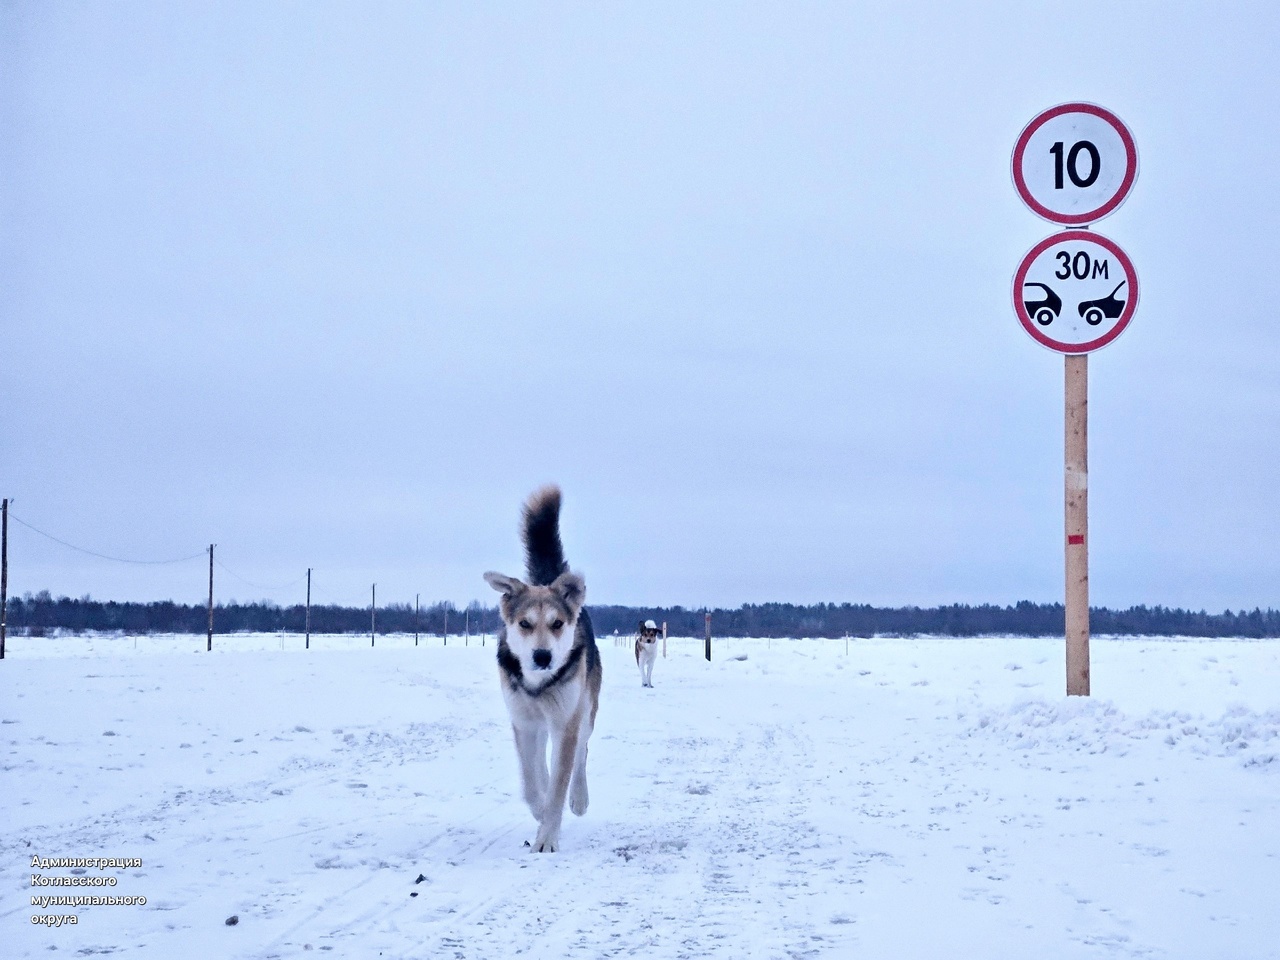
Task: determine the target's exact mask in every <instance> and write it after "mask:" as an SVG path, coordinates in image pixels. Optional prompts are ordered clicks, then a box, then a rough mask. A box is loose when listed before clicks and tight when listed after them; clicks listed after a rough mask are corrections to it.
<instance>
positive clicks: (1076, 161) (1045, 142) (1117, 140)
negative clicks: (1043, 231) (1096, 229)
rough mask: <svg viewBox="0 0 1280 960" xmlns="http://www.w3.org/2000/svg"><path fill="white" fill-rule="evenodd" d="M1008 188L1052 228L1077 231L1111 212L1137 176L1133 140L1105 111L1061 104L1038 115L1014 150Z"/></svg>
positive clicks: (1108, 112)
mask: <svg viewBox="0 0 1280 960" xmlns="http://www.w3.org/2000/svg"><path fill="white" fill-rule="evenodd" d="M1012 173H1013V185H1014V187H1015V188H1016V189H1017V191H1018V196H1020V197H1021V198H1022V201H1023V203H1025V204H1026V205H1027V206H1028V207H1030V208H1031V210H1032V212H1034V213H1035V214H1036V215H1038V216H1041V217H1044V219H1046V220H1050V221H1052V222H1053V223H1060V224H1063V225H1064V226H1071V227H1079V226H1084V225H1085V224H1089V223H1094V222H1095V221H1097V220H1101V219H1102V218H1103V217H1105V216H1107V215H1108V214H1110V213H1112V212H1114V211H1115V209H1116V208H1117V207H1119V206H1120V204H1122V203H1124V199H1125V197H1127V196H1128V195H1129V191H1130V189H1132V187H1133V182H1134V180H1135V179H1137V176H1138V148H1137V146H1136V145H1135V144H1134V141H1133V134H1131V133H1130V132H1129V128H1128V127H1126V126H1125V125H1124V123H1123V122H1121V120H1120V118H1119V117H1117V116H1116V115H1115V114H1114V113H1112V112H1111V111H1110V110H1107V109H1104V108H1103V107H1099V106H1097V105H1096V104H1092V103H1064V104H1060V105H1059V106H1056V107H1051V108H1049V109H1048V110H1045V111H1044V112H1043V113H1041V114H1039V115H1038V116H1037V117H1036V118H1035V119H1034V120H1032V121H1031V122H1030V123H1029V124H1027V126H1026V127H1025V128H1024V129H1023V131H1022V133H1021V134H1020V135H1019V137H1018V140H1017V143H1016V144H1015V145H1014V148H1013V162H1012Z"/></svg>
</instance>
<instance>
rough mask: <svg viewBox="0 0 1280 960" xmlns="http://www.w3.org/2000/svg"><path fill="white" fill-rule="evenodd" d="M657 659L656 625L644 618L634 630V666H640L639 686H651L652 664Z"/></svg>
mask: <svg viewBox="0 0 1280 960" xmlns="http://www.w3.org/2000/svg"><path fill="white" fill-rule="evenodd" d="M657 660H658V625H657V624H656V623H654V622H653V621H652V620H645V621H644V622H643V623H641V624H640V628H639V630H638V631H637V632H636V666H637V667H639V668H640V686H642V687H652V686H653V665H654V664H655V663H656V662H657Z"/></svg>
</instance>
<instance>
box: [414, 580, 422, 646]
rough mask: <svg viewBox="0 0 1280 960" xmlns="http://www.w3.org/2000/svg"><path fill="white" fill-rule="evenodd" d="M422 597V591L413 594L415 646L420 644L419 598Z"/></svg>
mask: <svg viewBox="0 0 1280 960" xmlns="http://www.w3.org/2000/svg"><path fill="white" fill-rule="evenodd" d="M421 597H422V594H420V593H415V594H414V595H413V645H414V646H415V647H416V646H417V645H418V600H419V599H421Z"/></svg>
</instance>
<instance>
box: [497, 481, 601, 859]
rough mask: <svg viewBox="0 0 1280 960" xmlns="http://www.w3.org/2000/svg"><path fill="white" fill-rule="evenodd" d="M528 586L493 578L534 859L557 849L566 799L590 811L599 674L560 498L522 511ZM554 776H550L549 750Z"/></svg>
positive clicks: (548, 494)
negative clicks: (532, 824)
mask: <svg viewBox="0 0 1280 960" xmlns="http://www.w3.org/2000/svg"><path fill="white" fill-rule="evenodd" d="M520 532H521V539H522V540H523V541H524V549H525V563H526V577H527V578H528V582H527V583H525V582H523V581H521V580H517V579H516V578H515V577H508V576H506V575H504V574H501V573H494V572H492V571H490V572H489V573H486V574H485V575H484V579H485V581H486V582H487V583H488V584H489V586H491V587H493V589H495V590H497V591H498V592H499V593H500V594H502V599H501V600H500V601H499V604H498V609H499V612H500V613H501V614H502V628H501V631H500V632H499V634H498V679H499V682H500V683H501V686H502V696H503V699H504V700H505V701H506V704H507V712H508V714H509V715H510V716H511V728H512V732H513V733H514V735H515V744H516V758H517V760H518V761H519V763H520V780H521V785H522V787H523V791H524V801H525V803H527V804H528V805H529V810H530V812H531V813H532V814H533V818H534V819H535V820H537V821H538V834H537V837H536V838H535V839H534V842H533V844H532V847H533V850H534V852H536V853H554V852H555V851H556V850H557V849H558V848H559V846H560V825H561V821H562V820H563V819H564V803H565V798H566V796H567V797H568V800H569V809H570V810H572V811H573V812H574V813H575V814H576V815H578V816H582V815H583V814H584V813H586V812H587V804H588V800H589V798H588V794H587V740H588V739H590V737H591V731H592V730H593V729H595V724H596V710H597V709H598V707H599V705H600V684H601V681H602V680H603V676H604V672H603V670H602V668H601V664H600V650H599V648H597V647H596V637H595V631H594V630H593V629H592V627H591V616H590V614H588V612H587V610H586V609H585V608H584V607H583V603H584V601H585V600H586V596H587V585H586V581H585V580H583V578H582V576H581V575H580V574H577V573H574V572H573V571H571V570H570V569H569V564H568V563H567V562H566V561H565V558H564V547H563V545H562V544H561V542H560V489H559V488H558V487H555V486H548V487H543V488H542V489H540V490H537V491H535V492H534V493H533V494H532V495H531V496H530V497H529V499H528V500H527V501H526V502H525V505H524V516H523V521H522V524H521V531H520ZM548 744H550V746H551V768H550V770H548V769H547V745H548Z"/></svg>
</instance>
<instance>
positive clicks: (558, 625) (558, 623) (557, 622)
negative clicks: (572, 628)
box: [551, 620, 564, 630]
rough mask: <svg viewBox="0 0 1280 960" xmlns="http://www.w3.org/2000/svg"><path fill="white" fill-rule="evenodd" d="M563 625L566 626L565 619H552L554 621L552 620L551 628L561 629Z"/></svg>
mask: <svg viewBox="0 0 1280 960" xmlns="http://www.w3.org/2000/svg"><path fill="white" fill-rule="evenodd" d="M563 626H564V621H563V620H552V621H551V629H552V630H559V629H560V628H561V627H563Z"/></svg>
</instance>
